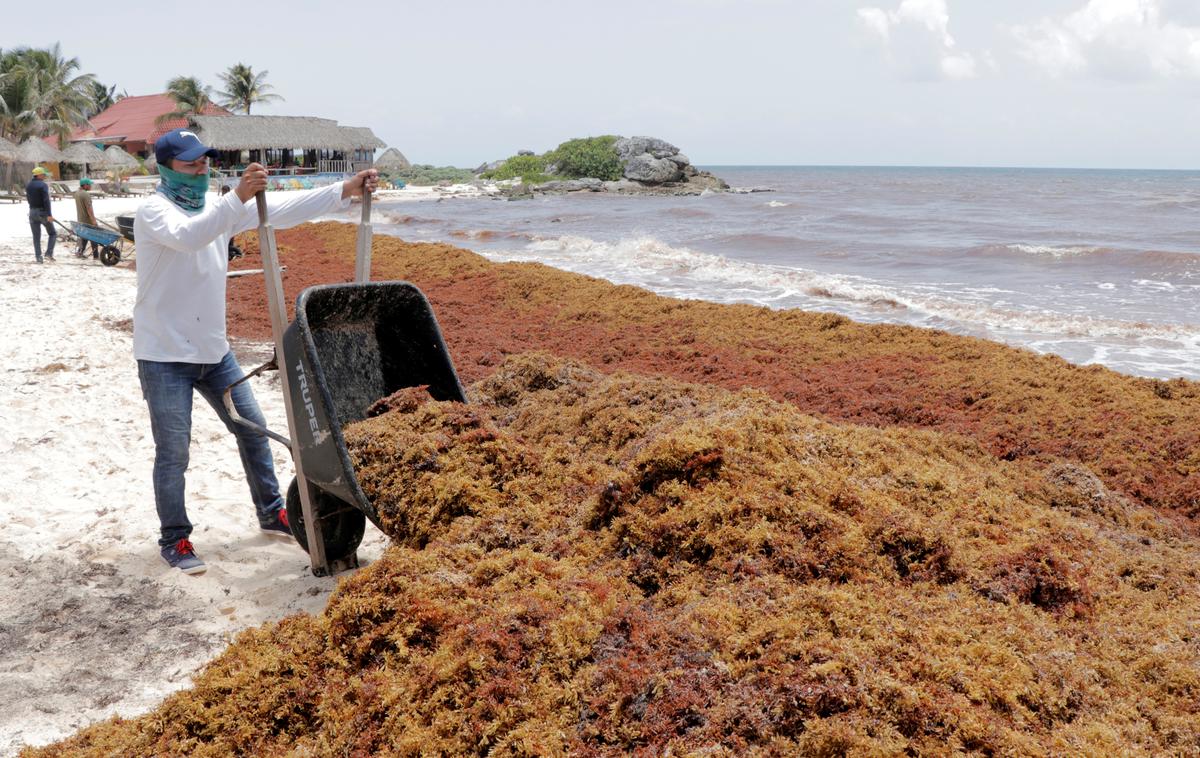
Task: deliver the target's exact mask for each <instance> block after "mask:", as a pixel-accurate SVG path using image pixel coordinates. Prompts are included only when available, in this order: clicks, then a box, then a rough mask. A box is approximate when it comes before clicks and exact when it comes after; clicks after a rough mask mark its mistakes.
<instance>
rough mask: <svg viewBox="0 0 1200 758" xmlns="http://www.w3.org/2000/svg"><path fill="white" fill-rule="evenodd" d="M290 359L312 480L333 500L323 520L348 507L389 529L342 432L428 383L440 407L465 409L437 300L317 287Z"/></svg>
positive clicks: (378, 285) (366, 286)
mask: <svg viewBox="0 0 1200 758" xmlns="http://www.w3.org/2000/svg"><path fill="white" fill-rule="evenodd" d="M284 354H285V355H286V356H287V357H288V359H287V364H288V365H287V366H286V370H287V372H288V380H289V381H288V387H289V391H290V392H291V395H292V413H293V414H294V415H295V416H296V417H297V418H294V419H292V421H293V424H292V429H294V430H295V432H294V434H295V435H296V437H297V438H298V440H299V448H300V453H299V454H300V456H301V458H302V463H303V467H304V475H305V478H306V479H307V480H308V482H309V483H310V484H311V485H313V486H315V487H316V488H317V489H318V490H319V491H320V493H321V494H322V495H324V496H323V497H319V498H318V501H319V507H318V509H317V510H318V513H317V515H316V517H317V518H322V519H324V518H325V517H326V516H327V515H329V512H330V511H331V510H336V509H337V508H338V507H339V503H338V502H336V501H340V502H341V503H344V504H347V505H349V506H352V507H353V508H355V509H357V510H359V511H361V512H362V513H363V514H364V515H366V517H367V518H369V519H370V520H371V521H372V522H373V523H374V524H375V525H376V526H380V522H379V514H378V513H377V512H376V510H375V508H374V506H373V505H372V504H371V501H370V500H369V499H368V498H367V496H366V495H364V494H363V491H362V488H361V487H360V486H359V483H358V477H357V476H356V475H355V473H354V466H353V464H352V462H351V460H350V455H349V452H348V451H347V449H346V440H345V437H344V436H343V434H342V427H343V426H344V425H346V424H348V423H351V422H353V421H360V420H362V419H363V418H365V417H366V411H367V409H368V408H369V407H370V406H371V405H372V404H374V403H375V401H377V400H380V399H381V398H385V397H387V396H388V395H391V394H392V393H394V392H396V391H397V390H401V389H404V388H406V387H416V386H420V385H428V387H429V394H430V395H431V396H432V397H433V398H434V399H435V400H457V401H460V402H466V394H465V393H464V392H463V388H462V385H461V384H460V383H459V381H458V375H457V373H455V370H454V364H453V362H452V361H451V359H450V353H449V352H448V351H447V350H446V343H445V341H444V340H443V339H442V332H441V329H440V328H439V327H438V323H437V319H436V318H435V316H434V314H433V309H432V308H431V307H430V305H429V301H428V300H426V299H425V295H424V294H422V293H421V291H420V290H419V289H417V287H416V286H415V285H413V284H410V283H409V282H370V283H359V284H325V285H318V286H315V287H309V288H308V289H306V290H304V291H303V292H301V293H300V297H299V298H297V300H296V317H295V319H294V320H293V321H292V323H291V325H290V326H289V327H288V329H287V331H286V332H285V334H284ZM290 515H291V513H290V511H289V516H290Z"/></svg>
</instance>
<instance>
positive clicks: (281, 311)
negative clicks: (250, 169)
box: [254, 192, 332, 576]
mask: <svg viewBox="0 0 1200 758" xmlns="http://www.w3.org/2000/svg"><path fill="white" fill-rule="evenodd" d="M254 199H255V201H256V202H257V203H258V246H259V249H260V251H261V253H262V259H263V278H264V279H265V280H266V284H267V309H268V313H269V314H270V316H271V336H272V337H273V338H274V340H275V358H276V362H277V363H278V364H279V381H280V383H281V384H282V385H283V407H284V410H285V412H286V415H287V422H288V437H289V438H291V441H292V463H293V464H294V465H295V466H296V483H297V485H298V487H299V490H300V509H301V512H302V513H303V514H304V531H305V535H306V536H307V537H308V558H309V562H310V563H311V564H312V572H313V576H328V575H329V574H331V573H332V567H331V566H330V565H329V561H328V559H327V558H326V557H325V539H324V535H323V534H322V533H321V522H320V521H319V520H317V513H316V508H314V507H313V502H314V500H315V498H314V497H313V493H312V488H311V485H309V483H308V479H306V478H305V477H304V461H303V460H302V459H301V457H300V436H299V435H300V429H298V428H297V426H296V424H295V422H294V421H293V416H292V392H291V386H290V385H291V381H290V380H289V379H288V357H287V356H286V355H284V352H283V333H284V331H285V330H286V328H287V323H288V318H287V305H286V303H285V302H284V299H283V277H282V276H281V275H280V273H279V253H278V248H276V247H275V230H274V229H273V228H272V227H271V224H270V223H269V222H268V221H267V197H266V193H265V192H258V193H256V194H255V196H254Z"/></svg>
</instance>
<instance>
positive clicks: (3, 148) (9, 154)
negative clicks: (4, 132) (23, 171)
mask: <svg viewBox="0 0 1200 758" xmlns="http://www.w3.org/2000/svg"><path fill="white" fill-rule="evenodd" d="M20 158H21V154H20V148H18V147H17V146H16V145H14V144H13V143H11V142H9V141H8V140H6V139H4V138H3V137H0V161H16V160H20Z"/></svg>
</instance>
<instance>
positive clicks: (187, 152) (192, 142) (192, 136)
mask: <svg viewBox="0 0 1200 758" xmlns="http://www.w3.org/2000/svg"><path fill="white" fill-rule="evenodd" d="M218 154H219V153H218V152H217V149H216V148H213V147H206V146H205V145H204V143H203V142H201V141H200V138H199V137H197V136H196V133H195V132H193V131H191V130H190V129H176V130H174V131H171V132H167V133H166V134H164V135H163V136H161V137H159V138H158V140H157V141H156V142H155V143H154V160H156V161H158V165H160V166H166V167H168V168H170V166H171V163H170V162H171V161H173V160H181V161H194V160H196V159H197V158H199V157H200V156H202V155H207V156H208V157H209V158H216V157H217V155H218Z"/></svg>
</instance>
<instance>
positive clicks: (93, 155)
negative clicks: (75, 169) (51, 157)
mask: <svg viewBox="0 0 1200 758" xmlns="http://www.w3.org/2000/svg"><path fill="white" fill-rule="evenodd" d="M63 162H64V163H73V164H75V165H76V166H83V176H87V174H88V166H92V167H93V168H96V167H104V166H107V165H108V156H107V155H106V154H105V153H104V151H103V150H101V149H100V148H98V147H96V146H95V145H93V144H92V143H91V142H76V143H75V144H73V145H71V146H70V147H68V148H67V149H66V150H63Z"/></svg>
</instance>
